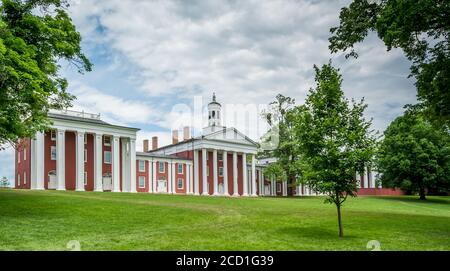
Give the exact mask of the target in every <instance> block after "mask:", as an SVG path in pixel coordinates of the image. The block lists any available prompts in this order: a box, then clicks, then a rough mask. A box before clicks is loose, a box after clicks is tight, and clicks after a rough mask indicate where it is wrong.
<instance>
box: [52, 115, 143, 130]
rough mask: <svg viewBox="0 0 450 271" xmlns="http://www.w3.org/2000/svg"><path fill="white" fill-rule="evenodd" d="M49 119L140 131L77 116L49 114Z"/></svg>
mask: <svg viewBox="0 0 450 271" xmlns="http://www.w3.org/2000/svg"><path fill="white" fill-rule="evenodd" d="M48 117H49V118H52V119H61V120H70V121H79V122H84V123H90V124H97V125H102V126H109V127H116V128H125V129H130V130H136V131H139V130H140V129H139V128H133V127H127V126H119V125H114V124H110V123H107V122H105V121H103V120H101V119H93V118H83V117H77V116H71V115H62V114H55V113H50V112H49V113H48Z"/></svg>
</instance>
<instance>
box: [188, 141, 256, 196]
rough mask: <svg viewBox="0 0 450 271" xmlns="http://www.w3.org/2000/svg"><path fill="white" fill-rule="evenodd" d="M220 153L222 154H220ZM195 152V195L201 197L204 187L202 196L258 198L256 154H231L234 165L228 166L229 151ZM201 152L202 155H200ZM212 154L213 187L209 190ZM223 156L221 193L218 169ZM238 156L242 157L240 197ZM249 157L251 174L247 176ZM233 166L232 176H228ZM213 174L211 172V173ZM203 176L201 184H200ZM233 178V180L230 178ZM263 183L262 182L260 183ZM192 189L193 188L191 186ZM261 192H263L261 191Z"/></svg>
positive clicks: (209, 150)
mask: <svg viewBox="0 0 450 271" xmlns="http://www.w3.org/2000/svg"><path fill="white" fill-rule="evenodd" d="M219 151H220V153H219ZM193 152H194V155H193V156H194V169H195V170H194V181H195V183H194V187H193V191H192V192H193V194H194V195H200V187H202V193H201V195H213V196H219V195H220V196H257V187H256V157H255V154H253V153H250V154H247V153H245V152H242V153H238V152H236V151H233V152H231V154H232V165H228V154H229V153H230V152H229V151H227V150H218V149H207V148H201V149H195V150H193ZM200 152H201V154H200ZM210 152H212V156H213V161H212V165H213V166H212V168H213V170H212V180H213V185H212V189H208V176H209V175H208V170H207V168H208V163H207V161H208V157H209V155H208V153H210ZM200 155H201V169H202V170H201V172H200V170H199V169H200V161H199V160H200V159H199V157H200ZM219 155H220V156H222V161H223V165H222V167H223V170H222V172H223V175H222V176H220V177H223V191H221V192H222V193H219V169H218V160H219V159H218V158H219V157H218V156H219ZM238 155H241V156H242V166H241V167H242V178H241V180H242V195H239V192H238V187H239V184H238V180H239V173H238ZM247 155H250V156H251V174H250V176H247V174H246V173H247V168H248V165H247ZM229 166H231V168H232V170H231V172H232V176H228V167H229ZM210 173H211V172H210ZM200 176H201V182H200ZM230 177H231V178H230ZM230 181H232V187H233V191H232V192H231V191H229V189H228V187H229V182H230ZM260 183H261V182H260ZM191 189H192V186H191ZM260 191H261V190H260Z"/></svg>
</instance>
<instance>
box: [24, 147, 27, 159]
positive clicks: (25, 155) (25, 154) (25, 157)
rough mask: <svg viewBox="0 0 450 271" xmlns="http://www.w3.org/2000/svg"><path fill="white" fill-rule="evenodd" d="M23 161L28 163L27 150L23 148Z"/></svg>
mask: <svg viewBox="0 0 450 271" xmlns="http://www.w3.org/2000/svg"><path fill="white" fill-rule="evenodd" d="M23 161H27V148H23Z"/></svg>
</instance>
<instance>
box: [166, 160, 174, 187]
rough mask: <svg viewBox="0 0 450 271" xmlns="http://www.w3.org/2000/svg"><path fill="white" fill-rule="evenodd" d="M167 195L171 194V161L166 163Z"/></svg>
mask: <svg viewBox="0 0 450 271" xmlns="http://www.w3.org/2000/svg"><path fill="white" fill-rule="evenodd" d="M167 168H168V172H167V193H169V194H172V193H173V190H172V161H169V162H167Z"/></svg>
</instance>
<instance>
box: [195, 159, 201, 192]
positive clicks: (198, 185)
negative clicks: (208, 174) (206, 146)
mask: <svg viewBox="0 0 450 271" xmlns="http://www.w3.org/2000/svg"><path fill="white" fill-rule="evenodd" d="M199 168H200V167H199V163H198V150H194V186H195V187H194V195H197V196H198V195H200V176H199V175H200V174H199Z"/></svg>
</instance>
